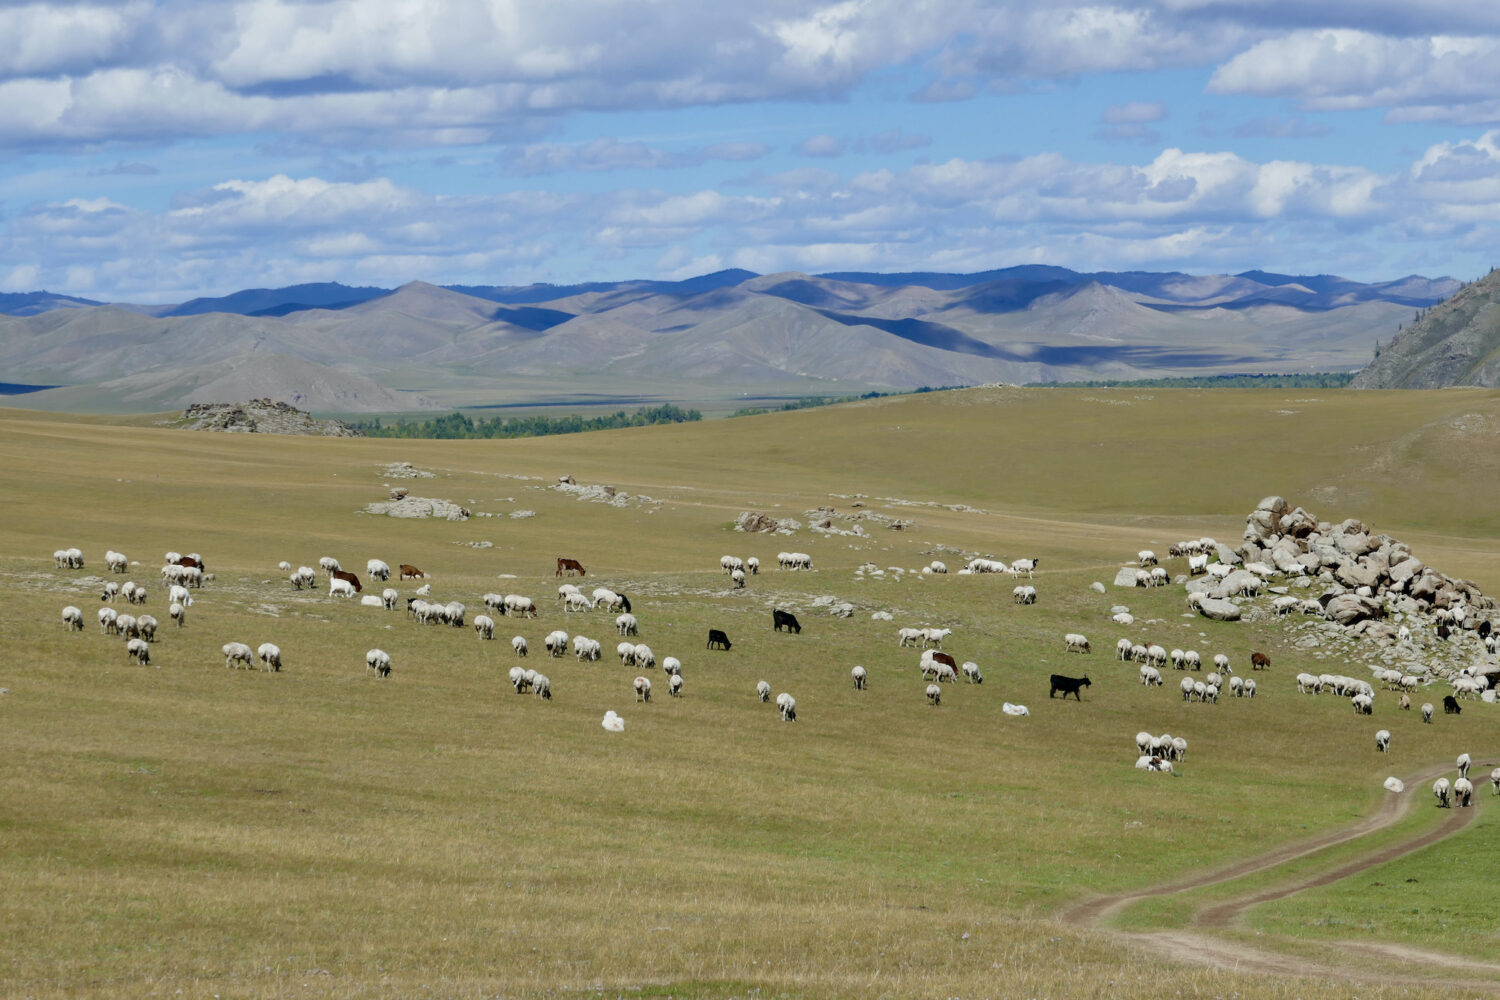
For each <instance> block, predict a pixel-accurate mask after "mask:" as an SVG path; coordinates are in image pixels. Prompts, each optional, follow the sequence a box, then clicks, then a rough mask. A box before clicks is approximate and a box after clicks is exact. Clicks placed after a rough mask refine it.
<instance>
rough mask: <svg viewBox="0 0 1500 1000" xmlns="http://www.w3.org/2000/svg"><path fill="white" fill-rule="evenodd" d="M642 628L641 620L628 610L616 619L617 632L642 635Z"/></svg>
mask: <svg viewBox="0 0 1500 1000" xmlns="http://www.w3.org/2000/svg"><path fill="white" fill-rule="evenodd" d="M640 628H641V624H640V622H638V621H636V618H635V615H633V614H631V613H630V612H628V611H627V612H625V613H624V614H623V615H620V616H618V617H617V618H616V619H615V632H616V633H617V634H619V635H640Z"/></svg>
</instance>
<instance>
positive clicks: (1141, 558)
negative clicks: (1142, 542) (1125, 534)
mask: <svg viewBox="0 0 1500 1000" xmlns="http://www.w3.org/2000/svg"><path fill="white" fill-rule="evenodd" d="M1135 560H1136V562H1138V563H1140V564H1141V565H1142V566H1155V565H1156V553H1155V552H1152V551H1151V550H1150V549H1141V551H1139V552H1137V553H1136V555H1135Z"/></svg>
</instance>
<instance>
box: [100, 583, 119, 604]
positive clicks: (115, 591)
mask: <svg viewBox="0 0 1500 1000" xmlns="http://www.w3.org/2000/svg"><path fill="white" fill-rule="evenodd" d="M119 596H120V585H119V584H118V583H115V582H114V581H113V580H111V581H110V582H108V583H106V584H105V585H104V590H103V591H101V592H100V594H99V600H101V601H103V602H104V603H106V604H113V603H115V598H116V597H119Z"/></svg>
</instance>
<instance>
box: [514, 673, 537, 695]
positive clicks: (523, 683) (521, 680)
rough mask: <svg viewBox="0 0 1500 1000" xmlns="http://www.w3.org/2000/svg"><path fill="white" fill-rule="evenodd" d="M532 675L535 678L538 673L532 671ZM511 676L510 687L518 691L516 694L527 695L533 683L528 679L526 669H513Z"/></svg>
mask: <svg viewBox="0 0 1500 1000" xmlns="http://www.w3.org/2000/svg"><path fill="white" fill-rule="evenodd" d="M531 675H532V676H533V677H535V676H536V671H534V670H533V671H531ZM509 676H510V686H511V687H513V688H515V689H516V694H525V693H526V689H527V688H528V687H530V686H531V681H530V680H528V679H527V677H526V668H525V667H511V668H510V675H509Z"/></svg>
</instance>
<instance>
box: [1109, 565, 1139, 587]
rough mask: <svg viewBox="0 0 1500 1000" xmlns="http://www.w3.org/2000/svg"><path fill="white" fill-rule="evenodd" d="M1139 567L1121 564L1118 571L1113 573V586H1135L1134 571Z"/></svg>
mask: <svg viewBox="0 0 1500 1000" xmlns="http://www.w3.org/2000/svg"><path fill="white" fill-rule="evenodd" d="M1139 568H1140V567H1138V566H1122V567H1121V568H1120V571H1119V572H1118V573H1116V574H1115V586H1116V587H1134V586H1135V571H1136V570H1137V569H1139Z"/></svg>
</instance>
